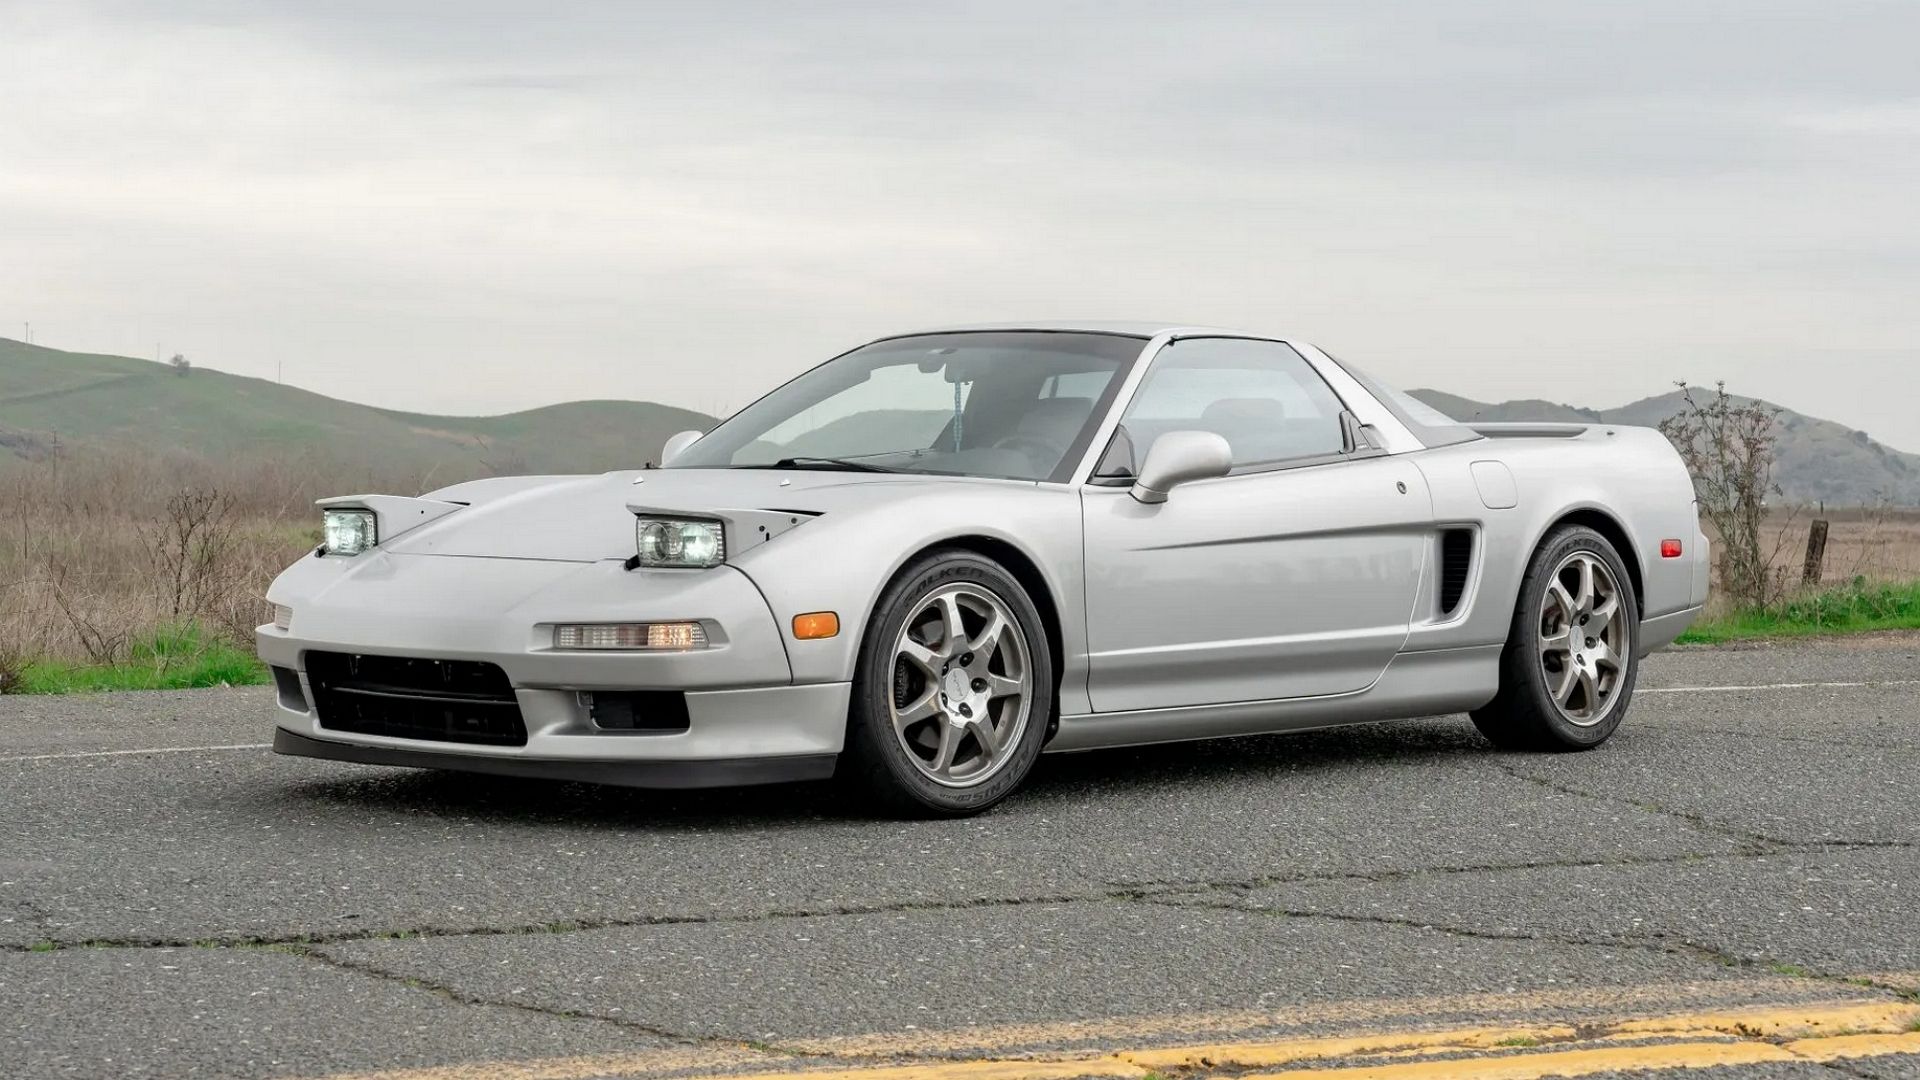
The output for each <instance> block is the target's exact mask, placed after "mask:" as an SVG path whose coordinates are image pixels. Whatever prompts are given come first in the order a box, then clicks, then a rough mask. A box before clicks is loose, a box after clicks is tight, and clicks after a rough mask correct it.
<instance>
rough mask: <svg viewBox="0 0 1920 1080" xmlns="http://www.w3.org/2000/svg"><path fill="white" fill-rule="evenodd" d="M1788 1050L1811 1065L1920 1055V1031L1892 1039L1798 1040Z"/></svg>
mask: <svg viewBox="0 0 1920 1080" xmlns="http://www.w3.org/2000/svg"><path fill="white" fill-rule="evenodd" d="M1786 1048H1787V1049H1788V1050H1791V1051H1792V1052H1793V1053H1795V1054H1798V1055H1799V1056H1801V1057H1803V1058H1806V1059H1808V1060H1810V1061H1839V1060H1840V1059H1841V1058H1862V1057H1885V1056H1887V1055H1888V1054H1920V1031H1906V1032H1901V1033H1898V1034H1893V1035H1886V1034H1879V1035H1830V1036H1828V1037H1827V1038H1824V1039H1795V1040H1794V1041H1792V1042H1790V1043H1787V1044H1786Z"/></svg>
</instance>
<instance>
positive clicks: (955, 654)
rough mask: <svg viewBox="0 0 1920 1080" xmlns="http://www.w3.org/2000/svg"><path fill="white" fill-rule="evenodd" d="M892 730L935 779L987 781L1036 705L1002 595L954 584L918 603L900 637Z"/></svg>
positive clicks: (1018, 635)
mask: <svg viewBox="0 0 1920 1080" xmlns="http://www.w3.org/2000/svg"><path fill="white" fill-rule="evenodd" d="M893 654H894V662H893V684H892V693H891V694H889V695H888V707H889V712H890V713H891V719H892V721H893V733H894V737H895V738H896V739H898V740H899V743H900V746H901V747H902V748H903V749H904V750H905V751H906V753H907V759H908V760H909V761H911V762H913V764H914V767H915V768H917V769H919V770H920V772H921V773H922V774H924V775H925V776H926V777H927V778H928V779H930V780H932V781H934V782H935V783H937V784H942V785H945V786H947V787H972V786H974V785H976V784H979V783H982V782H984V781H985V780H987V779H988V778H989V777H991V776H993V775H994V774H995V773H997V772H999V771H1000V769H1001V767H1002V766H1004V765H1005V764H1006V763H1007V761H1008V760H1009V759H1010V758H1011V757H1012V754H1013V750H1014V748H1015V747H1017V746H1019V744H1020V736H1021V734H1022V733H1023V732H1024V731H1025V730H1026V726H1027V723H1028V721H1029V718H1030V716H1031V714H1032V712H1033V671H1032V667H1031V664H1030V657H1031V653H1030V652H1029V651H1028V649H1027V638H1026V633H1025V631H1024V630H1022V628H1021V626H1020V623H1019V621H1018V620H1017V619H1015V618H1014V616H1013V614H1012V612H1011V610H1010V609H1009V608H1008V607H1007V604H1006V602H1005V601H1003V600H1001V599H1000V598H999V597H998V596H996V595H994V594H993V593H992V592H991V591H990V590H988V589H986V588H984V587H982V586H979V585H974V584H957V585H947V586H944V587H942V588H940V589H936V590H934V591H933V592H931V593H929V594H927V596H925V597H924V598H922V599H921V600H920V602H919V603H917V604H915V605H914V607H913V614H911V615H910V616H908V618H907V620H906V622H905V624H904V625H903V626H902V627H901V629H900V634H899V637H898V638H897V639H896V641H895V643H894V649H893Z"/></svg>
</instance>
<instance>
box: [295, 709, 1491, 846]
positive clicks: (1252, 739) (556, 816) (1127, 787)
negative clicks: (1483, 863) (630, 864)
mask: <svg viewBox="0 0 1920 1080" xmlns="http://www.w3.org/2000/svg"><path fill="white" fill-rule="evenodd" d="M1494 753H1495V751H1494V750H1492V748H1491V747H1489V746H1488V744H1487V743H1486V742H1485V741H1484V740H1482V739H1481V738H1480V737H1479V735H1478V734H1476V733H1475V732H1474V730H1473V728H1472V726H1471V725H1469V724H1467V723H1465V722H1464V721H1462V720H1459V719H1455V718H1439V719H1432V720H1413V721H1400V722H1396V723H1391V724H1367V725H1361V726H1356V727H1345V728H1337V729H1330V730H1325V731H1315V732H1304V733H1299V734H1291V735H1259V736H1249V737H1244V738H1234V739H1213V740H1206V741H1198V742H1187V743H1172V744H1161V745H1156V746H1150V747H1135V748H1126V749H1118V750H1096V751H1089V752H1086V753H1077V754H1054V755H1045V756H1043V757H1042V758H1041V759H1040V761H1039V763H1038V764H1037V765H1036V766H1035V768H1034V770H1033V773H1032V774H1031V775H1030V776H1029V777H1028V778H1027V782H1026V784H1025V785H1024V786H1023V787H1022V788H1021V790H1020V791H1018V792H1016V793H1015V794H1014V795H1013V797H1012V798H1011V799H1009V800H1008V801H1007V802H1005V803H1003V804H1001V806H1000V807H998V808H997V809H996V810H995V811H994V813H995V814H1007V813H1013V814H1019V813H1022V812H1029V813H1030V812H1034V811H1035V810H1044V811H1045V812H1048V813H1055V814H1057V813H1061V812H1066V811H1070V809H1071V808H1072V807H1073V806H1074V805H1075V804H1080V805H1093V804H1098V803H1100V802H1103V801H1105V800H1109V799H1115V800H1133V799H1141V798H1151V797H1153V796H1155V795H1164V794H1170V793H1181V794H1185V795H1186V796H1188V797H1190V798H1194V799H1199V798H1203V797H1205V796H1206V795H1207V794H1208V793H1209V792H1217V791H1219V790H1221V789H1229V788H1235V787H1241V786H1245V785H1248V784H1263V785H1264V784H1272V783H1276V782H1284V781H1286V780H1288V779H1289V778H1292V779H1299V778H1304V777H1307V776H1310V775H1311V774H1314V773H1321V772H1326V771H1329V770H1333V771H1348V772H1355V773H1364V772H1370V771H1375V770H1380V769H1396V770H1397V769H1405V768H1407V767H1409V766H1412V765H1421V764H1427V765H1431V764H1436V763H1438V762H1440V761H1443V760H1445V759H1449V758H1457V757H1460V756H1462V755H1473V756H1486V755H1491V754H1494ZM331 768H338V769H340V770H342V772H341V773H338V774H335V775H332V776H329V777H327V778H325V779H310V780H305V781H301V782H297V783H294V784H292V785H289V786H287V787H284V788H282V789H280V791H279V795H280V796H281V797H292V798H296V799H300V800H303V801H307V802H310V803H313V804H316V805H322V806H327V807H333V808H348V807H351V808H354V809H355V811H356V812H359V813H365V812H366V811H367V810H369V809H373V810H380V811H387V812H393V813H401V814H409V813H411V814H422V813H424V814H434V815H449V816H460V817H468V818H471V817H480V818H483V819H488V820H492V821H497V822H512V823H515V824H520V825H542V824H547V825H558V826H565V827H569V828H580V827H591V828H606V829H649V830H652V829H692V828H698V829H729V828H737V829H766V828H782V827H792V828H805V827H808V826H810V825H816V824H818V823H821V822H825V821H842V822H858V821H873V820H884V819H885V817H886V815H885V814H884V813H882V812H879V811H876V810H875V809H874V808H872V807H871V806H869V805H867V804H865V803H864V802H863V801H861V800H860V799H858V798H857V797H855V796H854V795H852V794H851V793H849V792H846V791H844V790H842V789H841V788H840V787H838V786H837V785H835V784H832V783H812V784H782V785H773V786H765V787H748V788H714V789H701V790H692V791H659V790H641V789H634V788H620V787H610V786H605V785H596V784H580V783H567V782H561V781H553V780H530V779H521V778H516V777H501V776H486V775H480V774H468V773H455V772H435V771H426V770H410V769H381V768H368V767H360V766H347V765H342V766H332V767H331Z"/></svg>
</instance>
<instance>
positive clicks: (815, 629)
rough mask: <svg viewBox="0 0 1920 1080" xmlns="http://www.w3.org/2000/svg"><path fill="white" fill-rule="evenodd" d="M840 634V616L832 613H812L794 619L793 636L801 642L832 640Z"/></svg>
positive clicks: (796, 616)
mask: <svg viewBox="0 0 1920 1080" xmlns="http://www.w3.org/2000/svg"><path fill="white" fill-rule="evenodd" d="M839 632H840V616H838V615H836V614H834V613H833V612H831V611H810V612H808V613H807V614H805V615H795V616H794V617H793V636H794V637H795V638H797V639H799V640H801V641H813V640H815V639H817V638H830V637H833V636H834V635H836V634H838V633H839Z"/></svg>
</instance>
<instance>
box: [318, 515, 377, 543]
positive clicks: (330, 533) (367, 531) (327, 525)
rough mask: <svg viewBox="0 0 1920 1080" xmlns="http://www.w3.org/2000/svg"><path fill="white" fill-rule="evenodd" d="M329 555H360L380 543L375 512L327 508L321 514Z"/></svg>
mask: <svg viewBox="0 0 1920 1080" xmlns="http://www.w3.org/2000/svg"><path fill="white" fill-rule="evenodd" d="M320 520H321V524H322V526H323V527H324V531H325V533H326V544H325V545H324V547H325V551H326V553H327V554H329V555H358V554H360V553H361V552H363V551H365V550H367V549H368V548H370V547H372V546H373V545H374V544H375V543H377V542H378V541H379V537H378V536H377V535H375V533H376V526H375V524H374V516H373V511H371V510H361V509H357V508H349V509H335V508H333V507H327V508H326V509H325V510H324V511H322V513H321V519H320Z"/></svg>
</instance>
